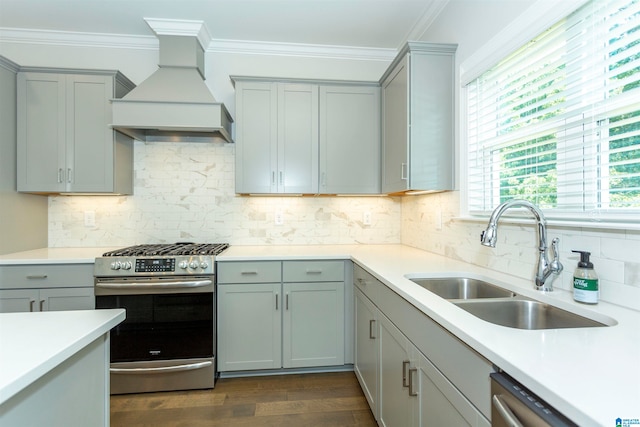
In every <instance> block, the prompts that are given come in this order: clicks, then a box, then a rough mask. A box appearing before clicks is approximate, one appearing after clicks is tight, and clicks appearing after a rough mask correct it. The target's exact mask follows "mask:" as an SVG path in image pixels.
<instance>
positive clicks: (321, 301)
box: [282, 282, 344, 368]
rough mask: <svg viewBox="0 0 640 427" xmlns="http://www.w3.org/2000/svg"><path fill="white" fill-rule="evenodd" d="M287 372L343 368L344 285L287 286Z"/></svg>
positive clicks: (284, 344) (285, 296)
mask: <svg viewBox="0 0 640 427" xmlns="http://www.w3.org/2000/svg"><path fill="white" fill-rule="evenodd" d="M283 292H284V307H283V309H284V311H283V328H282V330H283V338H282V344H283V345H282V347H283V355H282V356H283V358H282V366H283V367H285V368H300V367H308V366H335V365H343V364H344V282H318V283H285V284H284V285H283Z"/></svg>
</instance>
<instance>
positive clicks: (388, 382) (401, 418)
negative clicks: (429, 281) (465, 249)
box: [354, 266, 492, 427]
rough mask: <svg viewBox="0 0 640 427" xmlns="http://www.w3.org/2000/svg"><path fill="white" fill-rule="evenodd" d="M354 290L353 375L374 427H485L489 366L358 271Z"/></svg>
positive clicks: (487, 409)
mask: <svg viewBox="0 0 640 427" xmlns="http://www.w3.org/2000/svg"><path fill="white" fill-rule="evenodd" d="M354 285H355V288H356V289H355V301H356V302H355V304H356V331H355V342H356V348H355V366H354V371H355V373H356V377H357V378H358V381H359V382H360V384H361V386H362V389H363V391H364V393H365V396H366V397H367V400H368V401H369V405H370V406H371V410H372V412H373V414H374V416H375V418H376V420H377V421H378V424H379V425H381V426H387V427H390V426H399V425H402V426H432V425H433V426H442V425H456V426H474V427H481V426H482V427H488V426H489V425H490V423H489V421H488V419H489V417H490V408H489V402H490V391H489V388H488V384H489V380H488V378H489V373H490V372H491V371H492V365H491V363H489V362H488V361H487V360H485V359H483V358H481V356H479V355H477V354H475V353H474V352H473V351H472V350H471V349H469V348H467V347H465V346H464V344H462V343H461V342H459V341H457V339H456V338H455V337H453V336H451V335H449V334H448V333H447V332H446V331H444V330H443V329H442V328H441V327H440V326H438V325H437V324H436V323H435V322H433V321H432V320H430V319H429V318H428V317H427V316H425V315H424V314H423V313H421V312H419V311H418V310H417V309H415V308H414V307H412V306H411V305H410V304H409V303H408V302H406V301H405V300H403V299H402V298H400V297H399V296H398V295H397V294H395V293H393V291H391V290H390V289H389V288H387V287H386V286H385V285H383V284H382V283H381V282H379V281H378V280H377V279H375V278H374V277H373V276H372V275H371V274H369V273H368V272H366V271H365V270H364V269H362V268H360V267H359V266H356V267H355V270H354ZM371 353H374V354H375V356H374V355H372V354H371ZM436 360H437V362H436ZM374 364H375V371H374V370H373V369H372V367H373V366H374ZM455 371H459V372H460V373H459V374H455ZM445 374H446V375H450V377H447V376H445ZM485 377H486V379H485ZM485 385H486V386H487V387H486V388H485ZM463 391H464V392H465V393H468V395H465V394H464V393H463Z"/></svg>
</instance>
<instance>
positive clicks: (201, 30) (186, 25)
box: [144, 18, 211, 49]
mask: <svg viewBox="0 0 640 427" xmlns="http://www.w3.org/2000/svg"><path fill="white" fill-rule="evenodd" d="M144 20H145V22H146V23H147V25H148V26H149V27H151V29H152V30H153V32H154V33H156V34H157V35H159V36H190V37H196V38H197V39H198V41H199V42H200V46H202V48H203V49H206V48H207V46H209V44H210V43H211V33H209V30H208V29H207V26H206V25H205V23H204V21H192V20H186V19H159V18H144Z"/></svg>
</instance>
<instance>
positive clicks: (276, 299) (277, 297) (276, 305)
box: [276, 294, 278, 310]
mask: <svg viewBox="0 0 640 427" xmlns="http://www.w3.org/2000/svg"><path fill="white" fill-rule="evenodd" d="M276 310H278V294H276Z"/></svg>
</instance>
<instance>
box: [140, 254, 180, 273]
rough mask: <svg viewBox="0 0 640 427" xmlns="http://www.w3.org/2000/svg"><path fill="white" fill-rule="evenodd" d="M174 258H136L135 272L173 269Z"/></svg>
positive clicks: (174, 267) (174, 266)
mask: <svg viewBox="0 0 640 427" xmlns="http://www.w3.org/2000/svg"><path fill="white" fill-rule="evenodd" d="M175 269H176V259H175V258H137V259H136V273H155V272H167V271H175Z"/></svg>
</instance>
